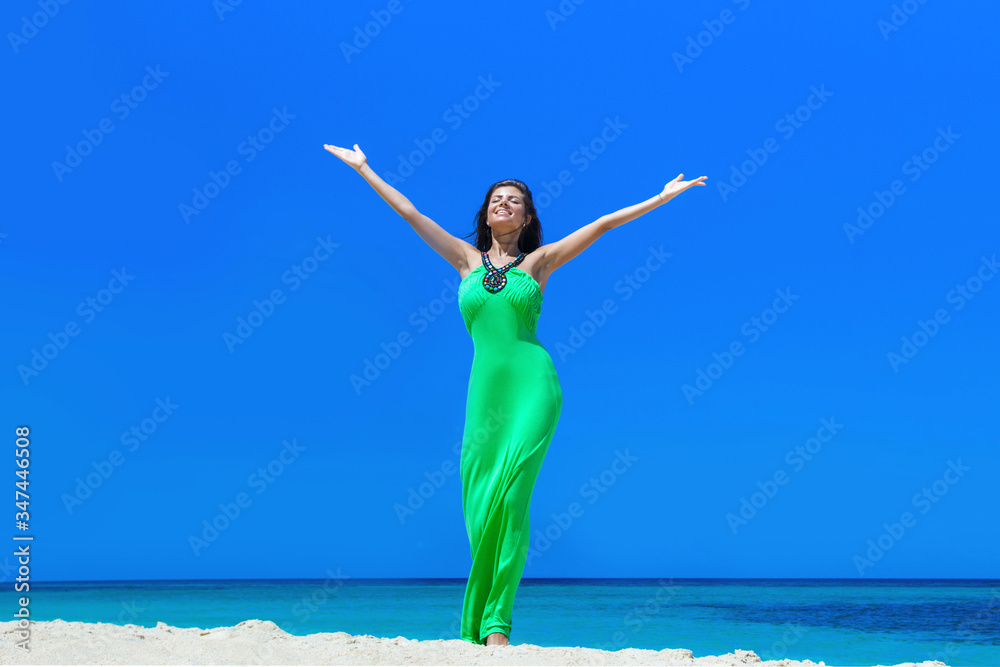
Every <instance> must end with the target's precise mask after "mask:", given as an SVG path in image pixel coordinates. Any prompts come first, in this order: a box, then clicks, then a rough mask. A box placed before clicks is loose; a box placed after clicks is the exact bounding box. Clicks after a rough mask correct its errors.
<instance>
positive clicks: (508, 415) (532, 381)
mask: <svg viewBox="0 0 1000 667" xmlns="http://www.w3.org/2000/svg"><path fill="white" fill-rule="evenodd" d="M483 262H484V264H483V265H480V266H478V267H476V268H475V269H473V271H472V272H471V273H470V274H469V275H467V276H466V277H465V278H464V279H463V280H462V282H461V283H460V284H459V288H458V307H459V310H460V311H461V313H462V318H463V319H464V320H465V326H466V328H467V329H468V330H469V334H470V335H471V336H472V341H473V345H474V347H475V353H474V357H473V361H472V371H471V374H470V377H469V393H468V401H467V403H466V417H465V429H464V432H463V436H462V456H461V462H460V469H461V479H462V511H463V513H464V515H465V526H466V530H467V532H468V535H469V544H470V546H471V549H472V570H471V571H470V573H469V582H468V585H467V587H466V590H465V601H464V604H463V607H462V625H461V628H462V629H461V638H462V639H464V640H466V641H470V642H474V643H476V644H485V643H486V638H487V637H488V636H489V635H490V634H491V633H494V632H502V633H504V634H505V635H507V636H508V637H510V630H511V612H512V609H513V606H514V595H515V593H516V592H517V587H518V584H519V583H520V582H521V575H522V573H523V572H524V566H525V562H526V560H527V556H528V538H529V536H530V527H529V508H530V505H531V495H532V491H533V490H534V486H535V480H536V479H537V478H538V473H539V471H540V470H541V467H542V462H543V461H544V460H545V454H546V452H547V451H548V448H549V443H550V442H551V441H552V436H553V434H554V433H555V429H556V424H557V422H558V421H559V415H560V413H561V411H562V389H561V388H560V386H559V378H558V376H557V374H556V369H555V366H554V365H553V363H552V357H551V356H549V353H548V351H546V349H545V348H544V347H543V346H542V344H541V343H540V342H539V341H538V338H537V337H536V336H535V331H536V328H537V325H538V316H539V315H540V314H541V306H542V290H541V287H540V286H539V285H538V283H537V282H536V281H535V279H534V278H532V277H531V276H530V275H529V274H528V273H526V272H525V271H523V270H521V269H519V268H517V267H516V266H513V267H512V268H509V269H508V270H507V273H506V278H507V282H506V284H505V285H504V286H503V288H502V289H501V290H500V291H499V292H497V293H495V294H494V293H491V292H490V291H489V290H487V289H486V287H485V286H484V284H483V280H484V278H485V277H486V276H487V274H488V270H487V267H486V264H485V262H486V257H485V256H484V257H483ZM508 266H510V265H508ZM490 267H491V268H492V265H490Z"/></svg>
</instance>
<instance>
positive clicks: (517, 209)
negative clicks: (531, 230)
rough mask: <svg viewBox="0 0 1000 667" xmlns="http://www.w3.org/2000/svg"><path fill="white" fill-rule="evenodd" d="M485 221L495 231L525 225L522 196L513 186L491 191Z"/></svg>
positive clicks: (504, 186) (502, 186)
mask: <svg viewBox="0 0 1000 667" xmlns="http://www.w3.org/2000/svg"><path fill="white" fill-rule="evenodd" d="M486 218H487V221H488V222H489V223H490V226H491V227H496V228H497V229H501V230H503V229H517V228H518V227H521V225H523V224H525V222H526V220H525V212H524V195H522V194H521V191H520V190H518V189H517V188H516V187H514V186H513V185H501V186H500V187H499V188H497V189H496V190H494V191H493V194H492V195H491V196H490V203H489V205H488V207H487V216H486Z"/></svg>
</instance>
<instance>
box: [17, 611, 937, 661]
mask: <svg viewBox="0 0 1000 667" xmlns="http://www.w3.org/2000/svg"><path fill="white" fill-rule="evenodd" d="M16 631H17V623H16V622H14V621H8V622H3V623H0V664H2V665H66V664H70V665H98V664H99V665H687V666H689V667H694V666H697V667H703V666H704V667H709V666H714V665H759V666H761V667H798V666H805V665H824V663H823V662H813V661H811V660H803V661H798V660H780V661H774V660H772V661H767V662H763V661H761V659H760V658H759V657H758V656H757V654H756V653H754V652H753V651H743V650H736V651H734V652H733V653H727V654H725V655H719V656H702V657H697V658H695V657H693V656H692V654H691V651H688V650H686V649H664V650H662V651H650V650H641V649H623V650H621V651H614V652H611V651H602V650H598V649H589V648H580V647H560V648H547V647H541V646H534V645H531V644H515V645H512V646H489V647H487V646H476V645H474V644H471V643H469V642H465V641H461V640H458V639H449V640H444V639H438V640H432V641H418V640H414V639H405V638H403V637H395V638H384V637H373V636H371V635H349V634H347V633H345V632H321V633H316V634H312V635H308V636H305V637H300V636H295V635H290V634H288V633H287V632H285V631H284V630H282V629H281V628H279V627H278V626H277V625H275V624H274V623H272V622H271V621H260V620H250V621H243V622H242V623H240V624H238V625H236V626H232V627H221V628H204V629H203V628H175V627H173V626H169V625H167V624H165V623H163V622H160V623H158V624H157V625H156V627H155V628H146V627H142V626H139V625H131V624H130V625H115V624H112V623H81V622H77V621H73V622H67V621H61V620H56V621H42V622H37V623H34V622H33V623H32V624H31V637H30V649H31V650H30V652H26V651H24V650H22V649H19V648H17V647H16V643H17V642H18V641H20V638H19V637H18V636H17V634H16ZM829 667H835V666H833V665H830V666H829ZM880 667H881V666H880ZM885 667H889V666H885ZM898 667H946V666H945V665H944V663H942V662H933V661H926V662H919V663H913V662H907V663H900V664H899V665H898Z"/></svg>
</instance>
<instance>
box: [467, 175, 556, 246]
mask: <svg viewBox="0 0 1000 667" xmlns="http://www.w3.org/2000/svg"><path fill="white" fill-rule="evenodd" d="M504 185H513V186H514V187H515V188H517V189H518V190H520V191H521V195H522V196H523V198H524V214H525V216H526V217H528V218H529V219H530V220H531V222H529V223H528V224H527V225H525V226H524V227H523V228H521V236H520V237H519V238H518V239H517V251H518V253H522V252H523V253H529V252H531V251H533V250H537V249H538V248H539V247H540V246H541V245H542V224H541V223H540V222H539V221H538V213H537V212H536V211H535V202H534V201H532V199H531V190H529V189H528V186H527V185H525V184H524V183H523V182H522V181H519V180H517V179H510V178H509V179H506V180H503V181H497V182H496V183H494V184H493V185H491V186H490V189H489V190H487V191H486V198H485V199H484V200H483V205H482V206H481V207H480V208H479V212H478V213H476V217H475V225H476V228H475V229H474V230H473V231H472V232H470V233H469V234H467V235H466V236H465V237H464V238H469V237H470V236H475V237H476V242H475V244H474V245H475V246H476V248H477V249H478V250H479V251H480V252H486V251H488V250H489V249H490V248H492V247H493V230H492V229H490V226H489V225H487V224H486V218H487V211H488V209H489V206H490V199H491V198H492V197H493V191H494V190H496V189H497V188H499V187H503V186H504Z"/></svg>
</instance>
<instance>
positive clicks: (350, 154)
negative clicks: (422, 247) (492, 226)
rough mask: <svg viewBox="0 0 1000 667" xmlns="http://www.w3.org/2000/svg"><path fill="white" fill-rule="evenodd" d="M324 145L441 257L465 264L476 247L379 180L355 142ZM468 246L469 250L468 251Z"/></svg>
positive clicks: (463, 266)
mask: <svg viewBox="0 0 1000 667" xmlns="http://www.w3.org/2000/svg"><path fill="white" fill-rule="evenodd" d="M323 148H325V149H326V150H327V151H329V152H331V153H333V154H334V155H336V156H337V157H339V158H340V159H341V160H343V161H344V162H346V163H347V164H349V165H351V166H352V167H354V169H355V171H357V172H358V173H359V174H360V175H361V176H362V178H364V179H365V180H366V181H368V185H370V186H372V188H374V190H375V192H377V193H378V194H379V196H380V197H382V199H384V200H385V202H386V203H387V204H388V205H389V206H391V207H392V209H393V210H394V211H396V213H398V214H399V215H400V216H401V217H402V218H403V219H404V220H406V221H407V222H408V223H410V226H411V227H413V230H414V231H415V232H416V233H417V234H418V235H419V236H420V238H422V239H423V240H424V241H426V242H427V245H429V246H430V247H431V248H433V249H434V252H436V253H437V254H439V255H441V256H442V257H444V259H445V261H447V262H448V263H449V264H451V265H452V266H454V267H455V268H456V269H457V270H458V271H459V272H461V271H463V270H464V269H466V268H468V261H469V257H470V256H471V255H474V254H475V253H476V249H475V248H474V247H473V246H472V244H470V243H467V242H466V241H463V240H462V239H460V238H458V237H456V236H453V235H451V234H449V233H448V232H447V231H446V230H445V229H444V228H443V227H441V225H439V224H437V223H436V222H434V221H433V220H431V219H430V218H428V217H427V216H426V215H424V214H423V213H421V212H420V211H418V210H417V207H416V206H414V205H413V203H412V202H411V201H410V200H409V199H407V198H406V197H404V196H403V194H402V193H401V192H400V191H399V190H397V189H396V188H394V187H392V186H391V185H389V184H388V183H386V182H385V181H384V180H382V178H381V177H380V176H379V175H378V174H376V173H375V172H374V171H372V168H371V167H369V166H368V158H367V157H365V154H364V153H363V152H362V151H361V148H360V147H359V146H358V145H357V144H354V150H351V149H349V148H341V147H339V146H334V145H332V144H323ZM470 249H471V250H472V252H471V253H470Z"/></svg>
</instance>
